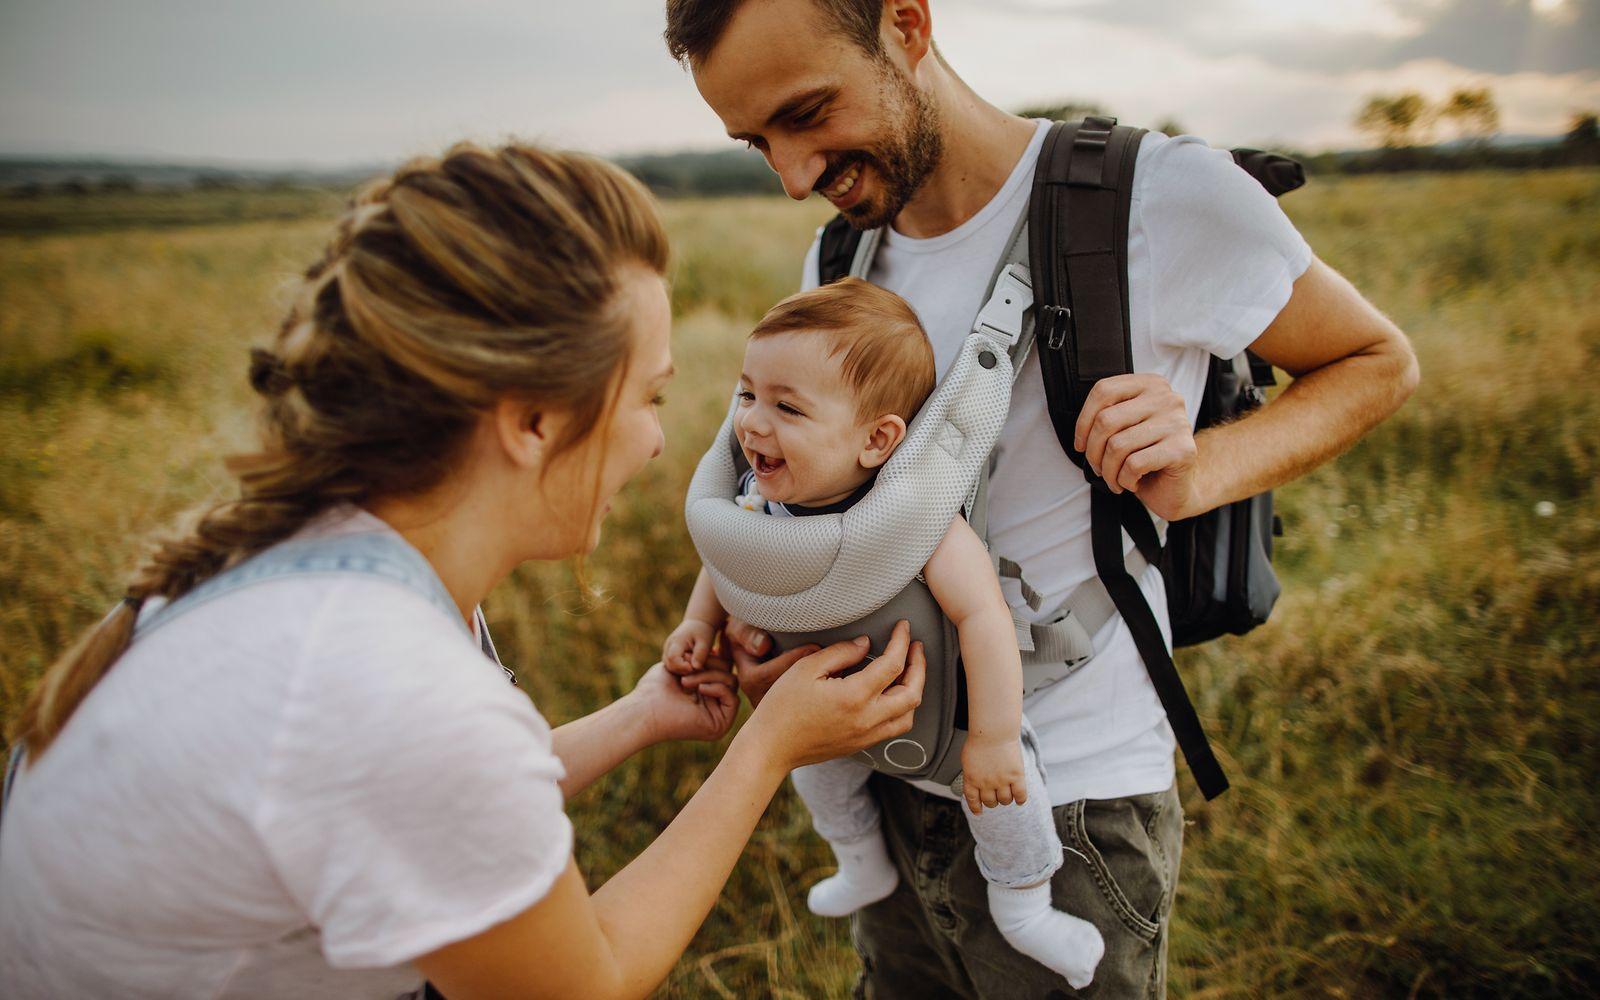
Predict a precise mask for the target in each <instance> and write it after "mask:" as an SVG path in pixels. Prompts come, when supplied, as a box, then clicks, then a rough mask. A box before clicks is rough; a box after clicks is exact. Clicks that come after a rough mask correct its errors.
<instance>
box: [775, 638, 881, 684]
mask: <svg viewBox="0 0 1600 1000" xmlns="http://www.w3.org/2000/svg"><path fill="white" fill-rule="evenodd" d="M868 648H869V644H868V641H867V637H866V636H860V637H858V638H855V639H846V640H844V641H843V642H836V643H834V644H833V645H831V646H827V647H825V648H823V649H821V650H818V651H817V652H815V653H812V654H811V655H809V656H807V657H805V664H806V670H807V671H809V672H810V673H812V674H813V675H815V676H818V677H825V676H830V675H832V674H836V673H838V672H839V671H841V670H844V669H845V668H846V667H853V666H855V665H856V664H857V663H860V662H861V658H862V657H864V656H866V655H867V649H868ZM784 655H785V656H787V655H788V654H787V653H786V654H784ZM779 659H782V657H774V658H773V659H772V660H769V661H767V662H769V663H772V662H776V661H777V660H779ZM868 669H870V667H869V668H868ZM862 673H866V671H862Z"/></svg>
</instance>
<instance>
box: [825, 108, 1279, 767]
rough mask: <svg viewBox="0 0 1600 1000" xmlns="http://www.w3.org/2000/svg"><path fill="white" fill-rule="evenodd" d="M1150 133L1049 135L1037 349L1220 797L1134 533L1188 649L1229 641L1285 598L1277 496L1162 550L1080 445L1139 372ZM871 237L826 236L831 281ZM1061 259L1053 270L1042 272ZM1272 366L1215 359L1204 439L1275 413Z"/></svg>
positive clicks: (1139, 617)
mask: <svg viewBox="0 0 1600 1000" xmlns="http://www.w3.org/2000/svg"><path fill="white" fill-rule="evenodd" d="M1144 135H1145V130H1144V129H1136V128H1131V127H1128V126H1125V125H1118V124H1117V123H1116V119H1114V118H1100V117H1091V118H1086V119H1084V120H1083V121H1082V122H1081V123H1065V122H1057V123H1055V124H1054V125H1053V126H1051V128H1050V131H1049V133H1048V134H1047V135H1046V136H1045V140H1044V146H1043V148H1041V150H1040V151H1039V162H1038V166H1037V168H1036V171H1035V174H1034V182H1033V192H1032V196H1031V199H1030V201H1029V205H1028V235H1029V254H1028V257H1029V261H1030V270H1031V273H1032V276H1033V293H1034V307H1033V308H1034V313H1033V316H1034V329H1035V337H1036V340H1035V349H1036V350H1037V351H1038V355H1039V366H1040V370H1041V372H1042V374H1043V378H1044V386H1045V395H1046V398H1047V399H1048V401H1049V407H1050V420H1051V423H1052V424H1053V425H1054V426H1055V430H1056V437H1057V438H1058V439H1059V440H1060V442H1061V446H1062V448H1063V449H1064V450H1065V451H1066V453H1067V455H1068V456H1069V457H1070V458H1071V459H1072V461H1073V462H1074V463H1075V464H1076V465H1077V466H1078V467H1079V468H1081V469H1082V470H1083V473H1084V476H1085V478H1087V479H1088V481H1089V483H1090V487H1091V489H1090V517H1091V521H1090V535H1091V540H1092V546H1093V550H1094V560H1095V570H1096V572H1097V573H1098V575H1099V577H1100V580H1101V582H1102V583H1104V584H1105V588H1106V591H1107V593H1108V594H1109V595H1110V596H1111V599H1112V601H1113V602H1114V603H1115V604H1116V607H1117V611H1118V613H1120V614H1121V615H1122V618H1123V620H1124V621H1126V622H1127V623H1128V629H1129V631H1130V632H1131V633H1132V634H1133V640H1134V644H1135V646H1137V648H1138V650H1139V655H1140V657H1141V658H1142V659H1143V660H1144V664H1145V669H1146V671H1148V673H1149V675H1150V680H1151V682H1152V683H1153V684H1154V685H1155V689H1156V693H1157V695H1158V696H1159V697H1160V698H1161V705H1162V708H1164V709H1165V710H1166V713H1167V718H1168V721H1169V722H1170V723H1171V724H1172V729H1173V733H1174V735H1175V736H1176V737H1177V740H1178V745H1179V747H1180V748H1182V750H1183V755H1184V759H1185V760H1187V761H1188V763H1189V770H1190V772H1191V773H1192V774H1193V775H1194V778H1195V783H1196V784H1197V785H1198V786H1199V788H1200V790H1201V792H1202V793H1203V794H1204V795H1205V797H1206V798H1207V799H1211V798H1215V797H1216V796H1217V795H1220V794H1222V792H1224V791H1226V790H1227V788H1228V779H1227V776H1226V775H1225V774H1223V771H1222V766H1221V765H1220V764H1219V763H1218V762H1217V759H1216V755H1215V754H1214V753H1213V752H1212V750H1211V746H1210V743H1209V742H1208V741H1207V740H1206V736H1205V732H1204V731H1203V730H1202V729H1201V726H1200V719H1199V717H1198V716H1197V715H1196V714H1195V710H1194V705H1193V704H1192V703H1191V702H1190V700H1189V695H1188V692H1187V691H1185V690H1184V687H1183V681H1182V679H1181V678H1180V677H1179V676H1178V671H1177V667H1176V666H1174V665H1173V662H1172V657H1171V655H1170V654H1169V653H1168V652H1167V647H1166V643H1165V641H1164V640H1163V639H1162V635H1161V628H1160V625H1159V623H1158V622H1157V621H1156V616H1155V613H1154V612H1153V611H1152V610H1151V608H1150V605H1149V603H1148V602H1146V601H1145V599H1144V594H1143V592H1142V591H1141V590H1140V589H1139V585H1138V581H1136V580H1135V579H1134V578H1133V577H1132V576H1131V575H1130V574H1129V573H1128V570H1127V567H1126V566H1125V564H1124V561H1123V550H1122V531H1123V529H1126V530H1127V532H1128V535H1129V537H1130V538H1132V540H1133V542H1134V544H1135V545H1136V546H1137V547H1138V549H1139V552H1140V553H1141V554H1142V555H1143V556H1144V558H1145V559H1146V560H1147V561H1149V562H1150V563H1151V564H1153V565H1156V566H1159V567H1160V568H1161V573H1162V577H1163V579H1164V580H1165V582H1166V590H1167V607H1168V611H1169V613H1170V616H1171V624H1172V637H1173V644H1174V645H1175V646H1189V645H1194V644H1196V643H1200V642H1204V641H1206V640H1208V639H1214V638H1216V637H1217V636H1220V635H1223V634H1224V633H1232V634H1234V635H1243V634H1244V633H1246V632H1248V631H1250V630H1251V629H1253V628H1255V627H1256V626H1257V625H1260V624H1261V623H1262V622H1264V621H1266V620H1267V616H1268V614H1269V613H1270V612H1271V610H1272V606H1273V604H1274V603H1275V602H1276V601H1277V598H1278V594H1279V591H1280V587H1279V584H1278V580H1277V576H1276V575H1275V574H1274V573H1273V570H1272V562H1271V559H1272V539H1273V536H1274V535H1278V534H1281V533H1282V529H1281V525H1280V523H1279V521H1278V519H1277V517H1276V516H1275V515H1274V514H1273V512H1272V494H1271V493H1270V492H1268V493H1262V494H1260V495H1259V496H1254V497H1250V498H1248V499H1246V500H1240V501H1238V502H1236V503H1231V504H1227V505H1225V506H1222V507H1219V508H1217V509H1215V510H1213V511H1210V512H1208V513H1205V514H1202V515H1200V516H1198V517H1194V518H1190V519H1188V520H1184V521H1177V522H1174V523H1172V524H1170V525H1168V527H1167V539H1166V544H1165V545H1164V546H1163V545H1162V544H1161V540H1160V536H1159V534H1158V533H1157V530H1156V526H1155V524H1154V522H1152V520H1151V515H1150V513H1149V512H1148V511H1147V510H1145V508H1144V505H1143V504H1142V503H1140V502H1139V499H1138V497H1136V496H1134V495H1133V494H1132V493H1126V492H1124V493H1112V492H1111V491H1110V489H1108V488H1107V487H1106V485H1105V483H1104V482H1103V481H1101V479H1100V478H1099V477H1098V476H1096V475H1095V474H1094V473H1093V472H1092V471H1091V470H1090V469H1089V466H1088V463H1087V461H1086V460H1085V459H1084V456H1083V454H1082V453H1081V452H1077V451H1074V449H1073V447H1072V440H1073V431H1074V428H1075V426H1076V424H1077V421H1078V414H1079V413H1080V412H1081V410H1082V409H1083V401H1084V397H1085V396H1086V395H1087V394H1088V392H1089V390H1090V389H1091V388H1092V387H1093V386H1094V384H1095V383H1096V382H1098V381H1099V380H1100V379H1102V378H1107V377H1110V376H1112V375H1121V374H1126V373H1129V372H1132V371H1133V353H1132V347H1131V343H1130V330H1131V326H1130V323H1129V318H1128V281H1127V274H1128V212H1129V207H1130V202H1131V199H1132V191H1133V171H1134V164H1135V162H1136V160H1137V155H1138V149H1139V142H1140V140H1141V139H1142V138H1143V137H1144ZM1233 159H1234V162H1235V163H1237V164H1238V165H1239V166H1240V167H1241V168H1242V169H1244V170H1245V171H1246V172H1248V173H1249V174H1250V176H1252V177H1254V178H1255V179H1256V180H1257V181H1258V182H1259V183H1260V184H1261V186H1262V187H1264V188H1265V189H1266V190H1267V191H1268V192H1269V193H1270V194H1272V195H1274V196H1278V195H1282V194H1285V193H1287V192H1289V191H1293V190H1294V189H1296V188H1298V187H1300V186H1302V185H1303V184H1304V183H1305V173H1304V171H1303V170H1302V168H1301V166H1300V164H1299V163H1297V162H1295V161H1294V160H1292V159H1289V158H1288V157H1285V156H1280V155H1278V154H1275V153H1265V152H1262V151H1260V150H1255V149H1235V150H1233ZM860 240H861V233H859V232H858V231H856V230H855V229H854V228H852V227H851V226H850V224H849V222H848V221H847V220H846V219H845V218H844V217H843V216H836V217H834V219H833V220H832V221H830V222H829V223H828V224H827V225H826V226H824V227H823V230H822V234H821V244H820V246H819V248H818V251H819V252H818V263H819V271H820V274H819V277H820V279H821V281H822V282H823V283H826V282H829V281H834V280H837V279H838V278H840V277H843V276H844V275H846V274H848V273H849V271H850V266H851V262H852V260H853V258H854V256H855V252H856V247H857V245H858V244H859V243H860ZM1041 261H1048V262H1049V263H1048V265H1047V266H1040V263H1039V262H1041ZM1273 384H1275V380H1274V378H1273V375H1272V366H1271V365H1269V364H1267V363H1266V362H1265V361H1263V360H1261V359H1260V358H1257V357H1256V356H1255V355H1253V354H1250V353H1249V352H1245V354H1242V355H1240V356H1239V357H1237V358H1212V359H1211V365H1210V369H1209V371H1208V373H1207V376H1206V385H1205V391H1204V395H1203V396H1202V398H1201V401H1200V409H1199V417H1198V419H1197V421H1196V425H1195V429H1196V430H1200V429H1203V428H1206V427H1210V426H1213V425H1215V424H1219V423H1225V422H1227V421H1229V420H1232V419H1235V418H1237V417H1239V416H1241V415H1243V414H1245V413H1248V412H1250V411H1251V410H1254V409H1256V408H1257V407H1259V406H1261V404H1262V403H1263V402H1265V400H1266V397H1265V394H1264V393H1263V391H1262V387H1263V386H1268V385H1273Z"/></svg>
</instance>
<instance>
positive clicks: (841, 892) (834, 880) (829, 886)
mask: <svg viewBox="0 0 1600 1000" xmlns="http://www.w3.org/2000/svg"><path fill="white" fill-rule="evenodd" d="M828 846H829V847H832V848H833V856H834V858H835V859H836V860H837V861H838V862H839V873H838V874H837V875H830V876H828V877H827V878H825V879H823V880H822V881H821V882H818V883H817V884H816V885H814V886H812V887H811V891H810V892H809V893H807V894H806V906H807V908H809V909H810V910H811V912H812V913H815V914H816V915H817V916H819V917H848V916H849V915H850V914H852V913H854V912H856V911H857V910H859V909H861V908H862V907H863V906H866V905H868V904H870V903H876V902H877V901H878V900H880V899H883V898H884V897H885V896H887V895H889V893H891V892H894V887H895V886H896V885H899V884H900V873H899V872H897V871H895V870H894V862H893V861H891V860H889V850H888V848H886V847H885V846H884V844H883V834H882V833H873V834H872V835H871V836H869V837H862V838H861V839H860V840H853V841H851V842H850V843H848V844H835V843H833V842H832V841H829V843H828Z"/></svg>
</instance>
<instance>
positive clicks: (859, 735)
mask: <svg viewBox="0 0 1600 1000" xmlns="http://www.w3.org/2000/svg"><path fill="white" fill-rule="evenodd" d="M866 649H867V646H866V643H865V642H864V641H862V642H856V643H837V644H835V645H833V646H830V647H828V648H827V649H826V650H823V651H821V652H819V653H815V654H812V655H809V656H805V657H804V658H803V659H800V660H799V661H798V662H796V663H795V664H794V669H792V670H790V671H789V672H788V673H786V674H785V675H784V676H783V677H782V678H780V679H779V680H778V682H777V683H775V684H774V685H773V687H772V690H770V691H769V692H768V693H767V697H766V699H765V700H764V701H763V702H762V707H761V708H760V709H759V710H758V711H757V712H756V713H755V714H754V715H752V716H751V718H750V720H749V722H748V723H747V724H746V725H745V727H744V728H743V729H742V730H741V731H740V733H739V735H738V736H737V737H735V738H734V741H733V743H732V745H730V746H729V748H728V752H727V754H726V755H724V757H723V759H722V761H721V762H720V763H719V764H718V765H717V768H716V770H715V771H713V772H712V774H711V776H710V777H709V778H707V779H706V781H705V783H704V784H702V785H701V786H700V789H699V791H697V792H696V793H695V795H694V797H693V798H692V799H690V801H689V804H688V805H686V806H685V807H684V809H683V811H682V812H681V813H679V815H678V817H677V818H676V819H674V820H673V821H672V824H671V825H670V826H668V827H667V829H666V830H664V831H663V832H662V834H661V836H660V837H658V838H657V839H656V841H655V843H653V844H651V845H650V847H649V848H647V849H646V850H645V851H644V853H642V854H640V855H639V857H638V858H636V859H634V861H633V862H632V863H630V864H629V865H628V866H627V867H626V868H624V869H623V870H622V871H620V872H618V873H617V874H616V875H615V876H614V877H613V878H612V879H611V881H609V882H607V883H606V884H605V885H604V886H602V887H601V888H600V889H599V890H598V891H597V892H595V893H594V895H593V896H590V895H589V894H588V893H587V891H586V890H585V889H584V884H583V879H582V876H581V875H580V874H579V873H578V870H577V867H576V865H570V864H569V866H568V868H567V870H566V872H565V873H564V874H563V875H562V876H561V878H560V879H559V880H558V881H557V883H556V884H555V885H554V886H553V887H552V889H551V891H550V892H549V894H548V895H546V896H545V898H544V899H542V900H540V901H539V902H538V903H536V904H535V905H533V906H532V907H530V908H529V909H527V910H525V911H524V912H523V913H521V914H520V915H518V916H516V917H513V918H511V919H510V920H508V921H506V922H504V923H502V924H499V925H497V926H495V927H492V928H490V929H489V930H487V931H484V932H482V933H481V934H478V935H476V936H474V937H471V938H468V939H466V940H464V941H459V942H457V943H455V944H451V945H448V946H446V947H444V948H441V949H439V950H438V951H435V952H433V953H431V954H429V955H425V956H423V957H421V958H419V959H417V961H416V964H417V967H418V968H419V969H420V970H421V971H422V973H423V974H424V975H425V976H427V977H428V978H429V980H431V981H432V982H433V983H434V985H435V986H437V987H438V988H439V990H440V991H441V992H443V993H444V994H445V995H446V996H449V997H450V998H451V1000H476V998H481V997H501V996H518V997H574V998H576V997H582V998H585V1000H588V998H595V1000H611V998H621V997H643V996H646V995H648V993H649V992H650V991H651V990H652V989H654V988H655V987H656V986H657V985H658V984H659V983H660V982H661V980H662V979H664V978H665V977H666V975H667V973H669V972H670V971H671V970H672V967H673V965H674V964H675V963H676V962H677V960H678V958H679V956H681V955H682V954H683V950H684V948H686V947H687V946H688V944H689V941H690V939H691V938H692V937H693V936H694V933H695V931H696V930H698V929H699V927H700V924H701V922H702V921H704V919H705V916H706V914H707V913H709V912H710V910H711V907H712V905H713V904H714V903H715V902H716V899H717V896H718V894H720V893H721V891H722V886H723V884H724V883H725V882H726V881H727V878H728V874H729V872H731V871H732V870H733V866H734V864H735V863H736V862H737V861H738V859H739V854H740V853H741V852H742V851H743V849H744V845H745V843H746V841H747V840H748V839H749V837H750V834H751V833H752V832H753V831H754V830H755V825H756V822H757V821H758V820H759V819H760V818H761V814H762V812H764V811H765V809H766V806H767V803H768V801H769V800H770V799H771V798H772V795H773V793H774V792H775V791H776V790H777V788H778V786H779V784H781V783H782V781H783V778H784V775H785V774H787V773H788V772H789V771H790V770H791V769H792V768H794V767H797V766H799V765H801V764H807V763H814V762H816V761H819V760H826V759H828V758H830V757H834V756H838V755H840V754H841V753H849V752H852V751H853V750H855V749H859V748H862V747H866V746H870V745H872V744H873V743H876V742H878V741H879V740H882V739H886V738H888V737H890V736H893V735H897V734H899V733H903V732H905V731H906V730H907V729H908V728H909V727H910V724H911V712H912V710H914V709H915V708H916V706H917V704H918V703H920V701H921V696H922V681H923V661H922V649H921V646H920V644H914V643H911V642H910V636H909V629H908V628H907V627H906V625H905V624H904V623H901V625H900V626H898V627H897V628H896V629H895V633H894V637H893V638H892V639H891V640H890V642H889V645H888V647H887V648H886V649H885V650H884V653H883V655H882V656H880V657H879V658H877V659H876V660H874V661H872V662H871V663H869V664H867V666H866V667H865V668H863V669H862V670H861V671H860V672H858V673H856V674H853V675H851V676H849V677H835V676H833V675H834V674H836V673H838V672H839V671H840V670H842V669H844V668H846V667H848V666H851V665H853V664H855V663H857V662H859V661H860V660H861V658H862V656H863V655H864V654H865V652H866ZM902 668H903V673H902Z"/></svg>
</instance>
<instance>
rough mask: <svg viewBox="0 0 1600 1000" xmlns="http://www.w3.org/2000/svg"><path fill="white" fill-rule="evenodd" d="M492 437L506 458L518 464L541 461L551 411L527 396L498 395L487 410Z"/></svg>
mask: <svg viewBox="0 0 1600 1000" xmlns="http://www.w3.org/2000/svg"><path fill="white" fill-rule="evenodd" d="M489 420H490V422H491V423H492V424H493V428H494V439H495V441H497V442H498V443H499V445H500V450H501V452H503V453H504V455H505V457H506V461H508V462H510V463H511V464H512V465H514V466H517V467H518V468H539V467H541V466H543V465H544V462H545V457H546V454H547V452H548V450H549V446H550V432H551V423H552V421H551V419H550V415H549V414H546V413H541V412H540V410H539V408H538V407H537V406H535V405H533V404H532V403H530V402H528V401H527V400H520V399H511V398H509V397H507V398H504V399H501V400H500V402H498V403H496V404H495V405H494V409H493V410H491V411H490V413H489Z"/></svg>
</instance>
